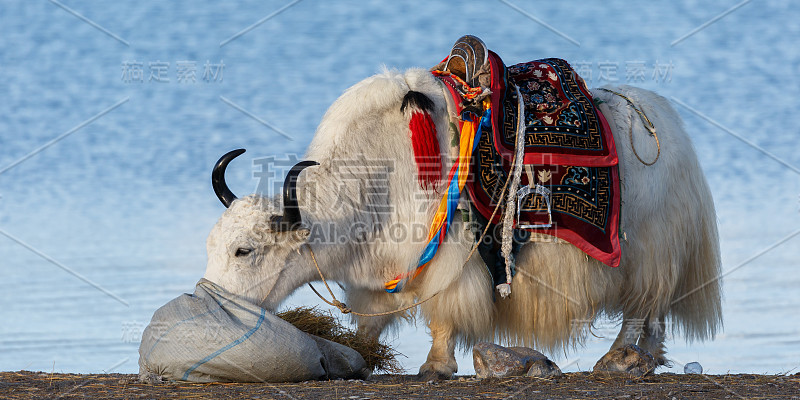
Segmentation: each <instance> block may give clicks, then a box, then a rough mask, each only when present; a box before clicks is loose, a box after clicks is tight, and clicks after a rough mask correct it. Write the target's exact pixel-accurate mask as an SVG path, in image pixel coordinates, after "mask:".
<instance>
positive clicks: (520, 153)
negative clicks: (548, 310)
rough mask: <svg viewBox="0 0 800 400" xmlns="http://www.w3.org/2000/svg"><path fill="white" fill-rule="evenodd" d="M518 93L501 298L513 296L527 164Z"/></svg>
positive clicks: (521, 108)
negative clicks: (514, 250)
mask: <svg viewBox="0 0 800 400" xmlns="http://www.w3.org/2000/svg"><path fill="white" fill-rule="evenodd" d="M514 89H516V91H517V132H516V144H515V146H516V147H515V150H516V152H515V154H514V163H513V164H512V166H511V187H509V190H508V198H507V199H506V209H505V215H504V216H503V243H502V245H501V247H500V252H501V253H502V255H503V258H505V260H506V283H501V284H499V285H497V290H498V291H499V292H500V297H502V298H506V297H508V296H509V295H510V294H511V279H512V276H511V265H512V263H513V262H514V255H513V254H512V252H511V249H512V247H513V240H514V229H513V228H514V214H515V212H516V206H517V202H516V196H515V194H516V193H517V188H518V187H519V181H520V176H521V175H522V164H524V163H525V160H524V153H525V102H524V101H523V99H522V94H521V93H520V92H519V87H518V86H516V85H515V86H514Z"/></svg>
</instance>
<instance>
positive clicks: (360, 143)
mask: <svg viewBox="0 0 800 400" xmlns="http://www.w3.org/2000/svg"><path fill="white" fill-rule="evenodd" d="M611 89H613V90H615V91H617V92H621V93H622V94H624V95H626V96H627V97H629V98H630V99H632V100H633V102H634V103H635V104H636V105H637V106H638V107H639V108H640V109H641V110H642V111H643V112H644V113H645V114H646V115H647V116H648V117H649V119H650V120H651V121H652V123H653V124H654V125H655V126H656V128H657V131H658V138H659V139H660V144H661V150H660V151H661V153H660V158H659V159H658V162H657V163H655V164H654V165H652V166H645V165H644V164H642V163H641V162H640V161H639V160H637V158H636V157H635V156H634V153H633V150H632V148H631V143H630V141H629V137H628V135H629V129H631V124H633V126H632V129H633V131H632V134H633V141H634V143H635V144H636V148H637V151H638V154H639V155H640V156H642V157H643V158H644V159H648V157H650V158H649V159H652V158H653V157H655V155H656V149H655V146H654V143H653V141H652V140H653V138H652V137H651V136H650V135H649V133H648V132H647V131H646V130H645V129H644V127H643V125H642V123H641V122H640V120H639V117H638V115H637V114H636V113H635V111H634V110H633V109H632V108H631V107H630V106H629V105H628V104H627V102H626V101H625V100H623V99H621V98H620V97H618V96H615V95H613V94H611V93H609V92H605V91H601V90H593V91H592V94H593V96H594V97H595V98H596V99H601V100H602V101H604V102H605V104H603V105H601V107H603V108H602V111H603V112H604V114H605V116H606V118H607V119H608V122H609V124H610V126H611V128H612V131H613V135H614V139H615V142H616V148H617V152H618V156H619V159H620V164H619V174H620V179H621V191H622V193H621V204H622V205H621V208H622V209H621V216H620V232H621V233H623V232H624V239H623V240H621V246H622V259H621V263H620V266H619V267H618V268H611V267H609V266H606V265H604V264H602V263H600V262H599V261H597V260H595V259H593V258H590V257H588V256H587V255H586V254H585V253H583V252H582V251H581V250H579V249H578V248H576V247H575V246H573V245H571V244H569V243H567V242H564V241H553V240H532V241H531V242H529V243H527V244H525V245H524V246H523V247H522V248H521V250H520V253H519V254H518V257H517V263H516V265H517V270H518V273H517V274H516V276H515V277H514V279H513V283H512V288H513V292H512V294H511V295H510V296H509V297H508V298H505V299H504V298H501V297H500V296H493V291H494V290H495V289H494V287H493V284H492V280H491V278H490V276H489V273H488V271H487V268H486V266H485V264H484V263H483V260H482V259H481V257H480V255H479V254H478V253H477V252H475V254H474V255H473V256H472V257H471V258H469V260H467V255H468V254H469V251H470V249H471V248H472V246H473V242H474V239H475V238H474V235H473V234H472V233H470V232H469V231H466V230H465V226H464V225H463V223H462V222H461V218H460V217H458V216H456V218H455V221H456V222H454V225H453V226H451V228H450V233H449V234H448V235H447V238H446V240H445V241H444V242H443V243H442V245H441V247H440V249H439V251H438V254H437V255H436V256H435V258H434V259H433V262H432V263H431V264H430V265H429V266H428V267H427V268H426V269H425V270H424V271H423V272H422V273H421V274H420V275H419V276H417V277H416V278H414V279H412V280H410V281H409V282H408V283H407V284H406V285H405V287H403V289H402V291H401V292H399V293H395V294H391V293H387V292H386V291H385V290H384V282H386V281H388V280H391V279H393V278H395V277H396V276H397V275H399V274H401V273H404V272H406V271H409V270H410V269H412V268H413V267H414V266H416V264H417V262H418V260H419V257H420V254H421V252H422V249H423V248H424V247H425V245H426V240H425V239H426V238H425V234H426V233H427V229H428V227H429V224H430V223H431V218H432V215H433V213H434V211H435V209H436V207H437V205H438V202H439V199H440V196H441V194H442V187H441V186H444V185H440V187H437V188H436V189H435V190H425V189H423V188H421V187H420V184H419V183H418V181H417V167H416V165H415V158H414V154H413V151H412V144H411V139H410V137H409V118H410V116H409V113H408V112H402V111H401V103H402V102H403V99H404V97H405V96H406V94H408V93H409V91H416V92H420V93H422V94H424V95H425V96H427V97H428V98H429V99H430V100H432V103H433V108H432V109H431V110H429V112H430V114H431V116H432V118H433V120H434V121H435V124H436V129H437V132H438V133H437V135H438V140H439V145H440V148H441V149H449V148H450V141H451V135H450V131H449V126H448V121H449V114H448V109H450V110H452V109H453V103H452V99H451V98H450V95H449V94H448V93H447V92H446V89H445V88H444V86H443V84H442V83H441V82H440V81H439V80H438V79H437V78H435V77H434V76H433V75H432V74H431V73H430V72H429V71H427V70H423V69H410V70H408V71H405V72H398V71H384V72H382V73H380V74H378V75H375V76H372V77H370V78H367V79H365V80H364V81H362V82H360V83H357V84H356V85H354V86H353V87H351V88H350V89H348V90H347V91H346V92H345V93H344V94H343V95H342V96H341V97H340V98H339V99H338V100H336V101H335V102H334V103H333V105H331V107H330V109H329V110H328V111H327V113H326V114H325V116H324V117H323V119H322V122H321V123H320V125H319V127H318V129H317V131H316V134H315V136H314V138H313V140H312V142H311V144H310V146H309V148H308V150H307V154H306V156H305V157H306V159H308V160H313V161H316V162H317V163H319V165H316V166H312V167H310V168H306V169H305V170H304V171H303V173H302V174H299V170H300V169H302V168H303V167H305V166H309V165H311V164H312V163H307V164H304V165H301V166H300V167H298V168H297V169H295V170H294V171H293V172H290V178H287V180H289V181H291V182H289V184H288V185H286V186H285V190H284V196H283V200H282V197H281V196H275V197H265V196H260V195H250V196H246V197H243V198H238V199H237V198H236V197H235V196H234V195H233V194H232V193H231V192H230V190H228V189H227V186H226V185H225V183H224V171H225V168H226V166H227V164H228V162H229V161H230V160H231V159H233V158H234V157H236V156H237V155H239V154H240V152H235V153H234V152H232V154H231V153H229V154H228V155H226V156H224V157H223V158H221V159H220V162H219V163H218V164H217V166H216V167H215V174H214V181H215V190H216V191H217V194H218V196H219V197H220V200H222V202H223V204H225V205H226V206H227V207H228V209H227V210H226V211H225V212H224V213H223V215H222V217H221V218H220V219H219V221H218V222H217V224H216V225H215V226H214V228H213V229H212V231H211V233H210V235H209V237H208V241H207V250H208V266H207V269H206V272H205V278H206V279H208V280H211V281H213V282H216V283H217V284H219V285H221V286H222V287H224V288H226V289H227V290H229V291H231V292H233V293H236V294H238V295H241V296H243V297H244V298H246V299H248V300H250V301H252V302H254V303H256V304H260V305H261V306H263V307H265V308H267V309H268V310H274V309H275V308H276V307H278V306H279V305H280V304H281V302H282V301H283V300H284V299H285V298H286V297H287V296H289V295H290V294H291V293H292V292H293V291H294V290H295V289H297V288H298V287H300V286H301V285H304V284H306V283H307V282H311V281H315V280H319V274H318V272H317V270H316V268H315V266H314V263H313V262H312V258H311V254H310V250H309V247H310V249H311V250H313V252H314V254H315V255H316V259H317V261H318V263H319V267H320V268H321V270H322V273H323V274H324V276H325V277H326V279H328V280H331V281H336V282H339V283H340V284H341V285H343V287H344V288H345V293H346V300H345V303H346V304H347V305H348V306H349V307H350V308H352V309H353V310H354V311H358V312H362V313H376V312H383V311H390V310H396V309H398V308H401V307H404V306H407V305H411V304H413V303H414V302H415V301H417V300H421V299H426V298H428V297H430V296H432V295H434V294H437V293H438V294H437V295H436V296H435V297H433V298H432V299H431V300H429V301H427V302H426V303H424V304H422V305H421V306H419V310H418V311H419V313H416V312H415V311H416V310H411V311H409V312H406V313H401V314H392V315H388V316H381V317H355V316H354V317H353V318H354V320H355V321H356V322H357V324H358V327H359V329H360V330H362V331H365V332H367V333H370V334H373V335H380V334H381V332H383V331H384V330H385V329H386V328H387V327H388V326H390V325H391V324H392V323H395V322H397V321H398V317H401V316H406V317H408V316H409V315H410V314H417V315H418V316H420V317H422V318H424V320H425V321H426V322H427V324H428V327H429V329H430V334H431V336H432V342H433V343H432V347H431V349H430V352H429V354H428V358H427V361H426V362H425V363H424V364H423V365H422V366H421V367H420V370H419V371H420V374H421V375H422V376H423V377H425V378H426V379H427V378H428V377H443V378H447V377H451V376H452V375H453V374H454V373H455V372H456V371H457V369H458V366H457V363H456V359H455V347H456V345H457V344H460V345H462V346H465V347H466V348H468V346H470V345H472V344H474V343H476V342H477V341H481V340H488V341H497V340H500V341H503V342H507V343H509V344H520V345H529V346H536V347H538V348H540V349H543V350H546V351H554V350H557V349H566V348H568V347H571V346H574V345H578V344H581V343H582V341H583V340H584V339H585V338H586V335H587V334H588V332H589V331H590V329H591V324H592V322H593V321H595V320H596V319H597V318H599V317H601V316H604V315H605V316H609V317H611V318H619V317H621V318H622V326H621V329H620V334H619V336H618V337H617V339H616V340H615V341H614V343H613V344H612V346H611V349H612V350H613V349H616V348H619V347H622V346H624V345H627V344H630V343H638V345H639V346H640V347H642V348H643V349H644V350H647V351H649V352H650V353H651V354H653V355H654V357H655V359H656V360H657V362H658V363H659V364H665V363H666V362H667V361H666V357H665V349H664V345H663V341H664V334H665V329H671V330H672V331H674V332H675V333H682V334H683V335H684V336H685V337H686V338H687V340H695V339H701V340H702V339H707V338H711V337H713V336H714V334H715V333H716V331H717V330H718V329H719V328H720V326H721V304H720V303H721V299H720V284H719V281H718V276H719V271H720V255H719V243H718V234H717V225H716V223H717V222H716V215H715V211H714V204H713V201H712V198H711V193H710V191H709V188H708V185H707V183H706V180H705V177H704V175H703V173H702V170H701V168H700V165H699V163H698V160H697V157H696V155H695V152H694V149H693V146H692V144H691V142H690V140H689V137H688V135H687V134H686V132H685V131H684V129H683V126H682V125H683V124H682V121H681V119H680V117H679V116H678V114H677V113H676V112H675V110H674V109H673V108H672V107H671V106H670V105H669V103H668V102H667V101H666V100H665V99H664V98H663V97H660V96H658V95H656V94H655V93H652V92H650V91H647V90H643V89H638V88H634V87H629V86H620V87H613V88H611ZM448 103H449V104H448ZM443 152H446V151H443ZM445 156H446V154H445ZM443 158H444V161H443V168H442V174H443V177H446V176H445V174H446V171H449V169H450V166H451V165H452V162H453V161H454V160H453V158H452V157H449V156H448V157H443ZM365 160H366V161H365ZM373 161H377V162H373ZM376 166H377V167H376ZM298 174H299V177H298ZM443 181H444V180H443ZM281 203H283V204H281ZM301 215H302V218H301ZM420 232H422V233H421V234H420ZM535 237H536V236H535V235H534V238H535ZM637 321H638V322H637ZM632 324H638V327H636V329H631V328H632ZM632 333H633V334H632Z"/></svg>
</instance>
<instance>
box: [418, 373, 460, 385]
mask: <svg viewBox="0 0 800 400" xmlns="http://www.w3.org/2000/svg"><path fill="white" fill-rule="evenodd" d="M450 379H453V374H448V373H446V372H437V371H425V372H423V371H419V373H418V374H417V376H416V380H418V381H420V382H429V381H446V380H450Z"/></svg>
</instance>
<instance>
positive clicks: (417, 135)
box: [408, 111, 442, 189]
mask: <svg viewBox="0 0 800 400" xmlns="http://www.w3.org/2000/svg"><path fill="white" fill-rule="evenodd" d="M408 128H409V129H410V130H411V143H412V145H413V147H414V159H415V160H416V162H417V178H418V179H419V185H420V187H422V188H423V189H428V188H434V187H436V185H437V184H438V183H439V180H440V179H441V171H442V160H441V156H440V153H439V140H438V139H437V138H436V125H435V124H434V123H433V119H431V116H430V115H429V114H428V113H427V112H425V111H416V112H414V113H413V114H412V115H411V121H410V122H409V123H408Z"/></svg>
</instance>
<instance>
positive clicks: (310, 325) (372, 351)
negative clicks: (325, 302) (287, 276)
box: [276, 307, 404, 374]
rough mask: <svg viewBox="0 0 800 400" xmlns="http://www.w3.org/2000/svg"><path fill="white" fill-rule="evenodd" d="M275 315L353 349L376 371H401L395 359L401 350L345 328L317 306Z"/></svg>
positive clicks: (294, 309) (304, 330) (299, 308)
mask: <svg viewBox="0 0 800 400" xmlns="http://www.w3.org/2000/svg"><path fill="white" fill-rule="evenodd" d="M276 315H277V316H278V317H279V318H281V319H283V320H284V321H286V322H288V323H290V324H292V325H294V326H295V327H296V328H297V329H299V330H301V331H303V332H305V333H308V334H310V335H314V336H319V337H321V338H323V339H327V340H330V341H332V342H336V343H339V344H342V345H345V346H347V347H350V348H352V349H353V350H355V351H357V352H358V353H359V354H361V357H364V361H366V362H367V367H368V368H371V369H372V370H373V371H375V372H377V371H384V372H388V373H392V374H401V373H403V372H404V370H403V368H402V367H401V366H400V362H399V361H397V355H398V354H400V353H398V352H397V351H395V350H394V349H393V348H392V347H391V346H389V345H387V344H385V343H382V342H381V341H380V340H379V339H378V338H374V337H369V336H367V335H366V334H363V333H359V332H355V331H352V330H350V329H347V328H345V327H344V326H342V325H341V324H340V323H339V321H338V320H337V319H336V317H334V316H333V315H332V314H331V313H330V312H323V311H319V310H317V309H316V307H297V308H293V309H290V310H286V311H282V312H279V313H277V314H276Z"/></svg>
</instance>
